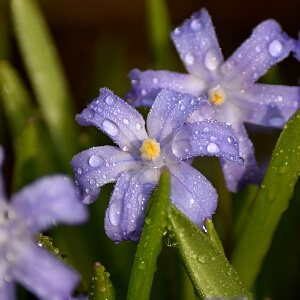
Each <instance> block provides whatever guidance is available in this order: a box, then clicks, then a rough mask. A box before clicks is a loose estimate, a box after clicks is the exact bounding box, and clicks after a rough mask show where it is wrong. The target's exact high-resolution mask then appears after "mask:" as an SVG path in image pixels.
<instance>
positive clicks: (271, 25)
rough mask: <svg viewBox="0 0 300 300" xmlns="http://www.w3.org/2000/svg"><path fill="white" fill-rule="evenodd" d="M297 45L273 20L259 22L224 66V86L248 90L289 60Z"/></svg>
mask: <svg viewBox="0 0 300 300" xmlns="http://www.w3.org/2000/svg"><path fill="white" fill-rule="evenodd" d="M293 48H294V42H293V40H292V39H290V38H289V37H288V36H287V35H286V34H285V33H282V31H281V27H280V25H279V24H278V23H277V22H275V21H274V20H267V21H265V22H262V23H260V24H259V25H258V26H257V27H256V28H255V29H254V31H253V33H252V35H251V36H250V38H249V39H248V40H246V41H245V42H244V43H243V44H242V45H241V46H240V47H239V48H238V49H237V50H236V51H235V52H234V53H233V55H232V56H231V57H230V58H229V59H228V60H227V61H226V62H225V63H224V64H223V66H222V68H221V70H222V73H223V79H222V84H224V85H227V86H228V87H230V88H231V89H234V88H245V87H247V86H249V85H250V84H251V83H253V82H255V81H256V80H257V79H258V78H259V77H261V76H262V75H264V74H265V73H266V72H267V70H268V69H269V68H270V67H271V66H272V65H274V64H276V63H278V62H279V61H281V60H283V59H284V58H286V57H287V56H288V55H289V53H290V51H291V50H292V49H293Z"/></svg>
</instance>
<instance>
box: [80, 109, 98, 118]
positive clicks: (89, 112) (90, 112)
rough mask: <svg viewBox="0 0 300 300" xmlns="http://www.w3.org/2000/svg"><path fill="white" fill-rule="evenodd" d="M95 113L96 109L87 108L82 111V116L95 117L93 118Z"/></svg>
mask: <svg viewBox="0 0 300 300" xmlns="http://www.w3.org/2000/svg"><path fill="white" fill-rule="evenodd" d="M94 115H95V111H94V110H93V109H92V108H85V109H84V110H83V111H82V116H83V117H84V118H85V119H93V118H94Z"/></svg>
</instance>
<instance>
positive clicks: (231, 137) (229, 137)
mask: <svg viewBox="0 0 300 300" xmlns="http://www.w3.org/2000/svg"><path fill="white" fill-rule="evenodd" d="M226 139H227V142H228V143H229V144H234V143H235V142H236V138H235V137H234V136H228V137H227V138H226Z"/></svg>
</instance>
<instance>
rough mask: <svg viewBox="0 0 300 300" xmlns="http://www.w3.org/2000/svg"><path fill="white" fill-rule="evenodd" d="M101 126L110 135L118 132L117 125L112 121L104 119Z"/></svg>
mask: <svg viewBox="0 0 300 300" xmlns="http://www.w3.org/2000/svg"><path fill="white" fill-rule="evenodd" d="M102 126H103V130H104V131H105V132H106V133H107V134H109V135H111V136H116V135H117V134H118V133H119V128H118V126H117V125H116V124H115V123H113V122H112V121H109V120H104V122H103V124H102Z"/></svg>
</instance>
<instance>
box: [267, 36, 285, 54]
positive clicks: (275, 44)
mask: <svg viewBox="0 0 300 300" xmlns="http://www.w3.org/2000/svg"><path fill="white" fill-rule="evenodd" d="M283 47H284V46H283V44H282V42H280V41H279V40H274V41H272V42H271V43H270V44H269V47H268V50H269V52H270V54H271V55H272V56H273V57H280V56H281V55H282V53H283Z"/></svg>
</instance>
